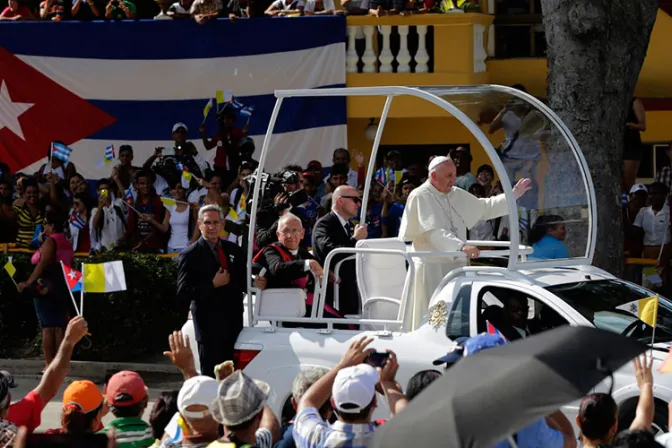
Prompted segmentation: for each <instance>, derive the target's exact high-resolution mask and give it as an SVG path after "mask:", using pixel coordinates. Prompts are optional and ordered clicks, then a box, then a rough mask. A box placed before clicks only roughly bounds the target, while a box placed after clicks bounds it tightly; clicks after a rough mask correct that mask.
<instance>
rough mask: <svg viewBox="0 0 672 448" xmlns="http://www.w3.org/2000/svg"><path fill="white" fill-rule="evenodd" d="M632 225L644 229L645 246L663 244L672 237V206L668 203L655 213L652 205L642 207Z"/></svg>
mask: <svg viewBox="0 0 672 448" xmlns="http://www.w3.org/2000/svg"><path fill="white" fill-rule="evenodd" d="M632 225H634V226H637V227H641V228H642V229H643V230H644V245H645V246H661V245H663V244H667V243H669V242H670V240H671V239H672V238H671V237H670V207H669V206H668V205H667V204H665V205H664V206H663V208H662V210H660V211H659V212H658V213H657V214H655V215H654V213H653V209H652V208H651V206H649V207H643V208H641V209H640V210H639V213H637V216H636V217H635V222H633V223H632Z"/></svg>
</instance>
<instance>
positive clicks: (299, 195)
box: [244, 168, 308, 215]
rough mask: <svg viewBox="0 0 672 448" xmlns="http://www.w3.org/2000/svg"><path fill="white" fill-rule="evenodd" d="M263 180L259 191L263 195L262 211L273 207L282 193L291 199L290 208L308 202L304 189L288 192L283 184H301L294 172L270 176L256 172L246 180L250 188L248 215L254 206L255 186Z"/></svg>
mask: <svg viewBox="0 0 672 448" xmlns="http://www.w3.org/2000/svg"><path fill="white" fill-rule="evenodd" d="M292 176H296V179H293V178H292V179H290V177H292ZM259 179H261V188H260V190H259V192H260V195H261V200H260V201H259V204H260V209H263V208H265V207H269V206H273V204H274V202H275V197H276V196H277V195H278V194H280V193H282V194H286V195H287V196H288V198H289V201H288V207H298V206H300V205H302V204H304V203H305V202H306V201H307V200H308V195H307V194H306V192H305V191H304V190H303V188H301V189H299V190H296V191H292V192H289V193H288V192H286V191H285V189H284V187H283V184H286V183H290V182H288V181H291V183H295V182H296V183H298V182H299V177H298V175H296V173H294V172H290V171H285V172H283V173H278V174H268V173H263V172H262V173H261V175H260V174H259V169H258V168H257V170H255V171H254V173H252V174H250V175H249V176H247V177H246V178H245V179H244V180H245V182H246V183H247V186H248V191H249V195H248V198H247V199H248V202H247V213H248V215H249V213H250V207H251V205H252V199H254V198H253V195H254V185H255V183H256V182H257V181H259Z"/></svg>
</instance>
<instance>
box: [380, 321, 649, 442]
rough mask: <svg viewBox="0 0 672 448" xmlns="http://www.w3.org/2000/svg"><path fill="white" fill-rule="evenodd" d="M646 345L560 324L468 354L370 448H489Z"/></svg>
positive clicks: (573, 396)
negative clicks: (532, 334) (402, 447)
mask: <svg viewBox="0 0 672 448" xmlns="http://www.w3.org/2000/svg"><path fill="white" fill-rule="evenodd" d="M646 349H647V347H646V345H644V344H642V343H639V342H637V341H636V340H634V339H629V338H626V337H624V336H620V335H618V334H616V333H611V332H608V331H604V330H598V329H595V328H592V327H569V326H563V327H560V328H556V329H554V330H550V331H547V332H544V333H541V334H539V335H536V336H532V337H530V338H527V339H523V340H519V341H516V342H513V343H511V344H507V345H502V346H498V347H495V348H491V349H486V350H483V351H481V352H478V353H476V354H474V355H473V356H467V357H466V358H464V359H462V360H460V361H459V362H458V363H457V364H455V365H454V366H453V367H451V368H450V369H449V370H448V371H447V372H446V373H445V375H444V376H443V377H442V378H440V379H438V380H437V381H435V382H434V383H432V384H431V385H430V386H429V387H428V388H427V389H426V390H424V391H423V392H422V393H421V394H420V395H418V396H417V397H416V398H415V399H414V400H413V401H412V402H411V403H410V404H409V405H408V407H407V408H406V409H405V410H404V411H403V412H401V413H400V414H399V415H396V416H395V417H394V418H393V419H392V420H390V421H389V422H388V423H386V424H385V425H383V426H382V427H380V428H378V429H377V430H376V436H375V438H374V441H373V444H372V445H371V446H373V447H385V448H388V447H396V446H441V447H450V448H457V447H460V448H490V447H492V446H493V445H495V444H496V443H497V442H499V441H501V440H504V439H506V438H507V437H508V436H510V435H512V434H514V433H515V432H517V431H518V430H520V429H522V428H524V427H525V426H527V425H529V424H530V423H532V422H534V421H536V420H537V419H540V418H542V417H545V416H547V415H550V414H552V413H553V412H554V411H556V410H557V409H558V408H560V407H561V406H563V405H565V404H568V403H571V402H572V401H575V400H578V399H580V398H582V397H583V396H585V395H586V394H588V393H589V392H590V391H591V389H592V388H593V387H595V386H596V385H597V384H598V383H600V382H601V381H602V380H604V378H606V377H607V376H609V375H610V374H611V372H613V371H615V370H618V369H619V368H620V367H622V366H623V365H624V364H625V363H627V362H628V361H630V360H631V359H633V358H634V357H635V356H637V355H639V354H640V353H643V352H644V351H645V350H646Z"/></svg>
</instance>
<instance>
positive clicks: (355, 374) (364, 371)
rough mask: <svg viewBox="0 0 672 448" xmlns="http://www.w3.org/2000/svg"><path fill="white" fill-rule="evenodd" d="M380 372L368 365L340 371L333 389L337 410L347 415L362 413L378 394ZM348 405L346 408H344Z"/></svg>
mask: <svg viewBox="0 0 672 448" xmlns="http://www.w3.org/2000/svg"><path fill="white" fill-rule="evenodd" d="M379 379H380V377H379V376H378V372H377V371H376V369H374V368H373V367H371V366H370V365H368V364H359V365H357V366H353V367H346V368H345V369H342V370H339V372H338V373H337V374H336V379H335V380H334V385H333V386H332V388H331V396H332V397H333V399H334V406H335V407H336V410H338V411H341V412H346V413H355V412H360V411H361V410H362V409H364V408H366V407H367V406H368V405H369V404H370V403H371V401H373V397H374V395H375V394H376V384H378V380H379ZM344 404H348V405H349V406H347V407H346V408H343V407H342V406H343V405H344Z"/></svg>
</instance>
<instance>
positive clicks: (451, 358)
mask: <svg viewBox="0 0 672 448" xmlns="http://www.w3.org/2000/svg"><path fill="white" fill-rule="evenodd" d="M468 340H469V338H468V337H467V336H460V337H459V338H457V339H455V340H454V341H453V343H452V344H451V346H450V347H449V348H448V352H447V353H446V354H445V355H443V356H442V357H440V358H439V359H436V360H435V361H434V362H433V363H432V364H434V365H435V366H438V365H441V364H455V363H456V362H457V361H459V360H460V359H462V356H463V354H464V343H465V342H467V341H468Z"/></svg>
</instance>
